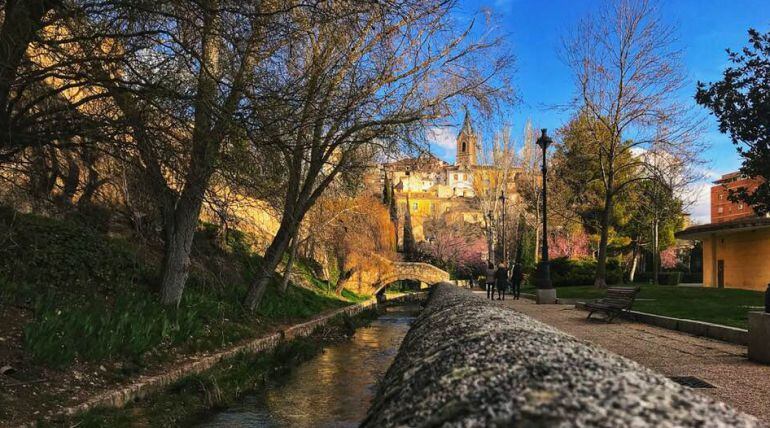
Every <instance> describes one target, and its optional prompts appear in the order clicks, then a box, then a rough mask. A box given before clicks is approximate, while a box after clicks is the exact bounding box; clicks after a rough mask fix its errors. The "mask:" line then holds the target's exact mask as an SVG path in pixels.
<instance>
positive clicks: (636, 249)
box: [628, 238, 639, 283]
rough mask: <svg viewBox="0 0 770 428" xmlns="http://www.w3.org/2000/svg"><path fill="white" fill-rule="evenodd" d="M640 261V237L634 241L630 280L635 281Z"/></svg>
mask: <svg viewBox="0 0 770 428" xmlns="http://www.w3.org/2000/svg"><path fill="white" fill-rule="evenodd" d="M638 263H639V239H638V238H637V239H636V242H634V250H633V252H632V253H631V271H630V272H629V273H628V282H631V283H633V282H634V277H635V276H636V265H637V264H638Z"/></svg>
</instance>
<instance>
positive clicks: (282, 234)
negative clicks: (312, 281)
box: [244, 214, 293, 311]
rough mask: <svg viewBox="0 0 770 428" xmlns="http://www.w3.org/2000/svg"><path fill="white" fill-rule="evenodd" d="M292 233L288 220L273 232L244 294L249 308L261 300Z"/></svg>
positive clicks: (253, 307)
mask: <svg viewBox="0 0 770 428" xmlns="http://www.w3.org/2000/svg"><path fill="white" fill-rule="evenodd" d="M286 217H288V214H284V218H286ZM292 233H293V231H292V230H291V224H290V222H288V221H287V222H284V223H283V224H282V225H281V227H280V228H278V232H277V233H276V234H275V237H274V238H273V242H271V243H270V246H269V247H267V251H265V257H264V259H263V260H262V266H261V268H260V270H259V274H257V276H256V278H254V281H252V282H251V285H250V286H249V291H248V293H247V294H246V300H245V302H244V303H245V305H246V307H247V308H249V309H250V310H252V311H254V310H256V309H257V307H258V306H259V304H260V302H262V298H263V297H264V296H265V292H266V291H267V286H268V284H270V280H271V279H272V278H273V273H274V272H275V269H276V268H277V267H278V264H279V263H280V262H281V258H282V257H283V253H285V252H286V248H287V247H288V246H289V241H290V240H291V235H292Z"/></svg>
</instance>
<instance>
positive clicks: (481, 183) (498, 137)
mask: <svg viewBox="0 0 770 428" xmlns="http://www.w3.org/2000/svg"><path fill="white" fill-rule="evenodd" d="M479 161H480V162H481V163H482V166H481V167H480V168H478V169H476V170H475V171H474V176H473V192H474V194H475V195H476V196H475V197H476V199H477V201H478V204H479V209H481V212H482V215H483V218H484V235H485V238H486V242H487V251H488V255H489V256H488V257H489V262H491V263H492V264H494V263H495V251H496V248H497V243H498V239H505V237H504V236H502V232H503V231H502V230H499V231H498V227H499V225H500V224H501V217H502V213H503V210H504V209H506V208H507V206H509V205H511V204H510V199H511V196H512V195H511V192H510V190H511V187H512V186H511V184H512V183H513V182H514V175H515V172H516V171H515V170H516V167H517V165H518V163H519V161H518V157H517V156H516V148H515V142H514V140H513V139H512V138H511V132H510V129H509V128H508V127H505V128H504V129H503V130H502V131H500V132H498V133H496V134H495V136H494V138H493V139H492V142H491V143H490V144H488V145H486V146H482V150H481V151H480V153H479ZM502 194H506V195H507V198H508V199H506V207H504V206H503V203H502V201H501V199H500V195H502ZM506 214H507V215H509V216H510V217H509V219H511V220H512V219H514V218H515V216H514V215H513V214H514V213H512V212H510V210H508V212H507V213H506ZM509 221H510V220H509ZM510 223H511V224H513V221H510ZM513 229H514V228H513V227H511V228H509V231H510V230H513Z"/></svg>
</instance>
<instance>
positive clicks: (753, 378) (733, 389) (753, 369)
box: [477, 292, 770, 426]
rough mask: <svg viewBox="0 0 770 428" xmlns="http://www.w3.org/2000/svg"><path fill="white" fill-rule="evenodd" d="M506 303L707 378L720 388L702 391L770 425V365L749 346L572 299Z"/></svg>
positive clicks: (663, 368)
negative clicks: (603, 311) (577, 304)
mask: <svg viewBox="0 0 770 428" xmlns="http://www.w3.org/2000/svg"><path fill="white" fill-rule="evenodd" d="M477 293H478V294H481V292H477ZM501 303H504V304H505V306H507V307H510V308H513V309H515V310H517V311H519V312H522V313H524V314H527V315H529V316H531V317H533V318H535V319H537V320H539V321H542V322H544V323H546V324H550V325H551V326H554V327H556V328H558V329H560V330H562V331H565V332H567V333H569V334H571V335H573V336H575V337H577V338H579V339H583V340H586V341H589V342H592V343H595V344H597V345H599V346H602V347H604V348H605V349H608V350H610V351H612V352H615V353H617V354H619V355H622V356H624V357H627V358H629V359H632V360H634V361H636V362H638V363H640V364H642V365H645V366H647V367H649V368H652V369H654V370H657V371H659V372H661V373H663V374H664V375H666V376H695V377H697V378H700V379H703V380H705V381H706V382H708V383H710V384H712V385H714V386H716V388H708V389H706V388H704V389H698V391H701V392H703V393H705V394H709V395H711V396H713V397H715V398H717V399H719V400H721V401H724V402H725V403H729V404H731V405H733V406H734V407H736V408H738V409H740V410H742V411H744V412H746V413H750V414H752V415H754V416H757V417H758V418H760V419H762V420H763V421H764V422H765V423H767V424H768V425H769V426H770V366H767V365H760V364H755V363H752V362H750V361H749V360H748V359H747V358H746V347H744V346H738V345H733V344H729V343H725V342H720V341H716V340H711V339H706V338H702V337H696V336H692V335H689V334H686V333H681V332H677V331H672V330H666V329H663V328H659V327H654V326H650V325H646V324H640V323H636V322H631V321H626V320H617V321H615V322H614V323H613V324H606V323H604V322H603V321H594V320H590V321H587V320H586V312H584V311H581V310H578V309H575V308H574V306H571V305H536V304H535V303H534V302H532V301H531V300H527V299H524V298H522V299H521V300H508V299H506V300H505V302H501Z"/></svg>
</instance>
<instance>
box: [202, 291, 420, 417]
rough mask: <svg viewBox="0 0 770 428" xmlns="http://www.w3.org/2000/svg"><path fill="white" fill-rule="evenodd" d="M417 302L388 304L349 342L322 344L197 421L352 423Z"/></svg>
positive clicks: (370, 394) (363, 410) (374, 387)
mask: <svg viewBox="0 0 770 428" xmlns="http://www.w3.org/2000/svg"><path fill="white" fill-rule="evenodd" d="M418 309H419V308H418V307H417V306H406V305H405V306H393V307H388V308H387V309H386V312H385V313H384V314H383V315H382V316H380V317H379V318H377V319H376V320H374V321H373V322H372V323H371V324H370V325H369V326H368V327H363V328H360V329H358V330H357V331H356V333H355V335H354V336H353V338H352V339H351V340H350V341H347V342H343V343H340V344H336V345H332V346H329V347H327V348H325V349H324V351H323V353H321V354H319V355H317V356H316V357H315V358H313V359H312V360H310V361H307V362H305V363H304V364H302V365H301V366H300V367H298V368H297V369H296V370H293V371H292V373H291V374H290V375H288V376H286V377H285V378H283V379H279V380H278V381H276V382H273V383H271V384H270V385H268V387H267V388H265V390H263V391H262V392H260V393H258V394H253V395H249V396H247V397H245V398H244V399H243V400H242V401H241V402H239V403H238V404H236V405H235V406H233V407H231V408H229V409H227V410H224V411H222V412H221V413H218V414H216V415H214V416H212V417H211V418H210V419H208V420H207V421H205V422H204V423H203V424H201V425H200V426H204V427H356V426H358V424H359V422H360V421H361V420H363V418H364V417H365V416H366V411H367V409H368V408H369V404H370V403H371V401H372V399H373V398H374V394H375V393H376V390H377V382H378V381H379V380H380V379H382V377H383V376H384V375H385V371H386V370H387V369H388V367H389V366H390V363H391V362H392V361H393V358H394V357H395V356H396V353H397V352H398V347H399V346H400V344H401V340H402V339H403V338H404V336H405V335H406V332H407V331H408V330H409V323H410V321H411V320H413V319H414V317H415V316H416V314H417V310H418Z"/></svg>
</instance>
